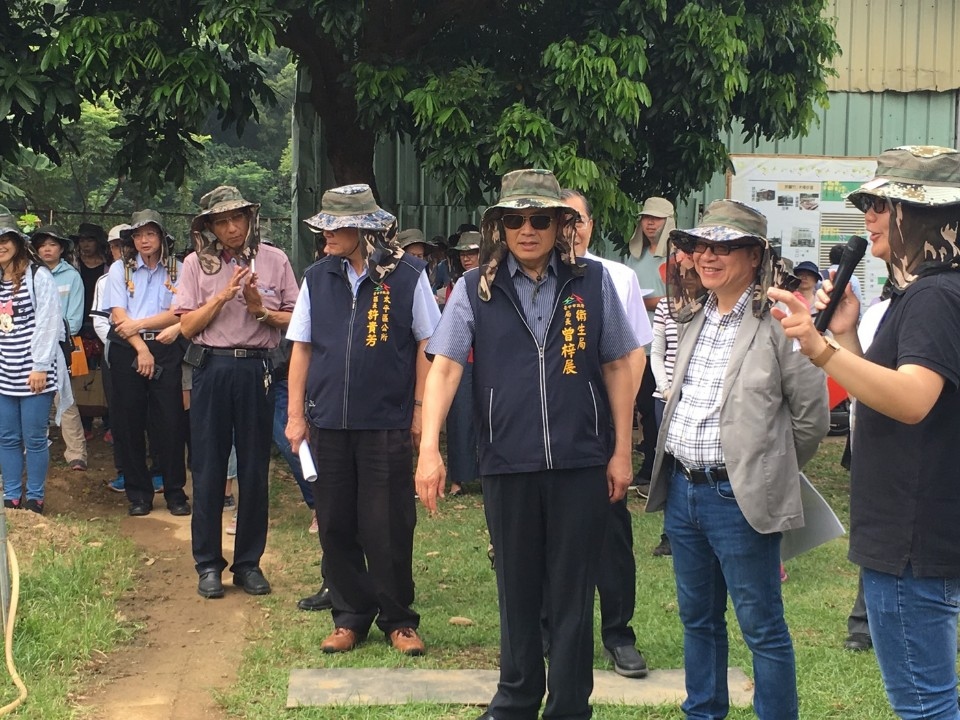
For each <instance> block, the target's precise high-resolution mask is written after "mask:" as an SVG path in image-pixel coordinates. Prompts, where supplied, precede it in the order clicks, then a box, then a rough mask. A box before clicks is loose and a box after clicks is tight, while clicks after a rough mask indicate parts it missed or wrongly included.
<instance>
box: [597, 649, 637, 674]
mask: <svg viewBox="0 0 960 720" xmlns="http://www.w3.org/2000/svg"><path fill="white" fill-rule="evenodd" d="M603 654H604V655H606V656H607V658H609V659H610V660H612V661H613V671H614V672H615V673H616V674H617V675H622V676H623V677H628V678H642V677H646V676H647V661H646V660H644V659H643V655H641V654H640V651H639V650H637V649H636V648H635V647H634V646H633V645H621V646H620V647H615V648H605V649H604V651H603Z"/></svg>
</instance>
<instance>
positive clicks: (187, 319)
mask: <svg viewBox="0 0 960 720" xmlns="http://www.w3.org/2000/svg"><path fill="white" fill-rule="evenodd" d="M200 207H201V213H200V214H199V215H197V217H195V218H194V220H193V224H192V225H191V235H192V238H193V242H194V246H195V247H196V248H197V252H195V253H193V254H192V255H190V256H188V257H187V259H186V260H185V261H184V264H183V273H182V275H181V278H180V285H179V287H178V290H177V300H176V307H177V309H176V312H177V314H178V315H180V324H181V325H180V326H181V331H182V332H183V335H184V336H185V337H187V338H190V339H191V340H192V341H193V343H194V347H192V348H191V349H190V351H188V353H187V357H186V360H187V362H190V363H191V364H192V365H193V366H194V371H193V392H192V398H191V407H190V427H191V440H192V449H193V459H192V464H191V471H192V474H193V498H194V512H193V518H192V524H191V530H192V538H193V541H192V544H193V557H194V560H195V561H196V568H197V573H198V574H199V575H200V581H199V584H198V586H197V592H198V593H199V594H200V595H201V596H202V597H205V598H219V597H223V593H224V589H223V583H222V582H221V579H220V575H221V573H222V572H223V570H224V569H225V568H226V567H227V561H226V560H225V559H224V557H223V545H222V534H221V517H222V512H223V495H224V489H225V483H226V477H227V460H228V458H229V456H230V448H231V446H236V449H237V484H238V488H239V493H240V500H239V503H238V506H237V535H236V541H235V545H234V554H233V566H232V567H231V570H232V572H233V584H234V585H237V586H238V587H241V588H243V590H244V591H246V592H247V593H249V594H251V595H266V594H267V593H269V592H270V583H268V582H267V580H266V578H265V577H264V576H263V572H262V571H261V569H260V557H261V556H262V555H263V551H264V549H265V547H266V543H267V508H268V501H269V499H268V495H267V471H268V467H269V463H270V442H271V437H272V427H273V425H272V424H273V410H274V394H273V387H272V382H273V377H272V372H273V355H274V352H275V350H276V348H277V346H278V345H279V344H280V335H281V332H282V331H283V330H285V329H286V327H287V325H288V324H289V322H290V312H291V311H292V310H293V306H294V304H295V303H296V300H297V281H296V278H295V277H294V274H293V269H292V268H291V267H290V261H289V260H288V259H287V256H286V255H284V253H283V251H281V250H279V249H277V248H275V247H271V246H269V245H261V244H260V224H259V217H260V205H258V204H256V203H251V202H247V201H246V200H244V199H243V197H241V195H240V191H239V190H237V189H236V188H234V187H229V186H221V187H218V188H216V189H214V190H211V191H210V192H209V193H207V194H206V195H204V196H203V197H202V198H201V199H200Z"/></svg>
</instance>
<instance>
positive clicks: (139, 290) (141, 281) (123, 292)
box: [100, 253, 180, 320]
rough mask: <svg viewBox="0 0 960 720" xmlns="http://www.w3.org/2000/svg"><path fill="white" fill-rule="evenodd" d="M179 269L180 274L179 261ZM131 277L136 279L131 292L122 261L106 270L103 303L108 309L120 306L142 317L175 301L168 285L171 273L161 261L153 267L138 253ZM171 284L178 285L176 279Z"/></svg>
mask: <svg viewBox="0 0 960 720" xmlns="http://www.w3.org/2000/svg"><path fill="white" fill-rule="evenodd" d="M177 269H178V271H177V275H178V276H179V274H180V272H179V269H180V263H179V262H178V263H177ZM130 281H131V282H132V283H133V293H132V294H131V292H130V289H129V288H128V287H127V278H126V264H125V263H123V262H120V261H118V262H115V263H113V264H112V265H111V266H110V270H109V272H108V273H107V284H106V287H105V288H104V291H103V298H102V300H101V301H100V307H101V308H103V309H104V310H105V311H106V312H108V313H109V312H110V311H111V310H113V308H121V309H123V310H125V311H126V313H127V316H128V317H130V318H131V319H133V320H141V319H143V318H148V317H150V316H152V315H156V314H158V313H162V312H163V311H164V310H169V309H170V306H171V305H173V295H174V291H173V290H171V289H170V288H168V287H167V284H168V283H169V281H170V275H169V274H168V273H167V268H166V267H165V266H164V264H163V263H162V262H158V263H157V264H156V266H154V268H153V269H150V268H149V267H147V265H146V264H145V263H144V262H143V257H141V256H140V254H139V253H138V254H137V268H136V270H134V271H133V273H132V274H131V276H130ZM172 286H173V287H176V283H173V285H172Z"/></svg>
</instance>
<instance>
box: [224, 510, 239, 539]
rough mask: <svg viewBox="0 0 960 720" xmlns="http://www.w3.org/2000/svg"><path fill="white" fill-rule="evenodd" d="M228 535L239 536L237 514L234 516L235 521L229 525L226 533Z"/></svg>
mask: <svg viewBox="0 0 960 720" xmlns="http://www.w3.org/2000/svg"><path fill="white" fill-rule="evenodd" d="M224 532H226V533H227V535H236V534H237V514H236V513H234V514H233V520H231V521H230V524H229V525H227V529H226V530H225V531H224Z"/></svg>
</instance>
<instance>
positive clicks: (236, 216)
mask: <svg viewBox="0 0 960 720" xmlns="http://www.w3.org/2000/svg"><path fill="white" fill-rule="evenodd" d="M246 217H247V213H246V212H244V211H243V210H238V211H237V212H235V213H233V214H231V215H227V216H226V217H222V216H221V217H215V218H213V220H211V221H210V222H211V223H212V224H213V225H215V226H217V227H224V228H225V227H227V226H228V225H239V224H240V223H242V222H243V220H244V218H246Z"/></svg>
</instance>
